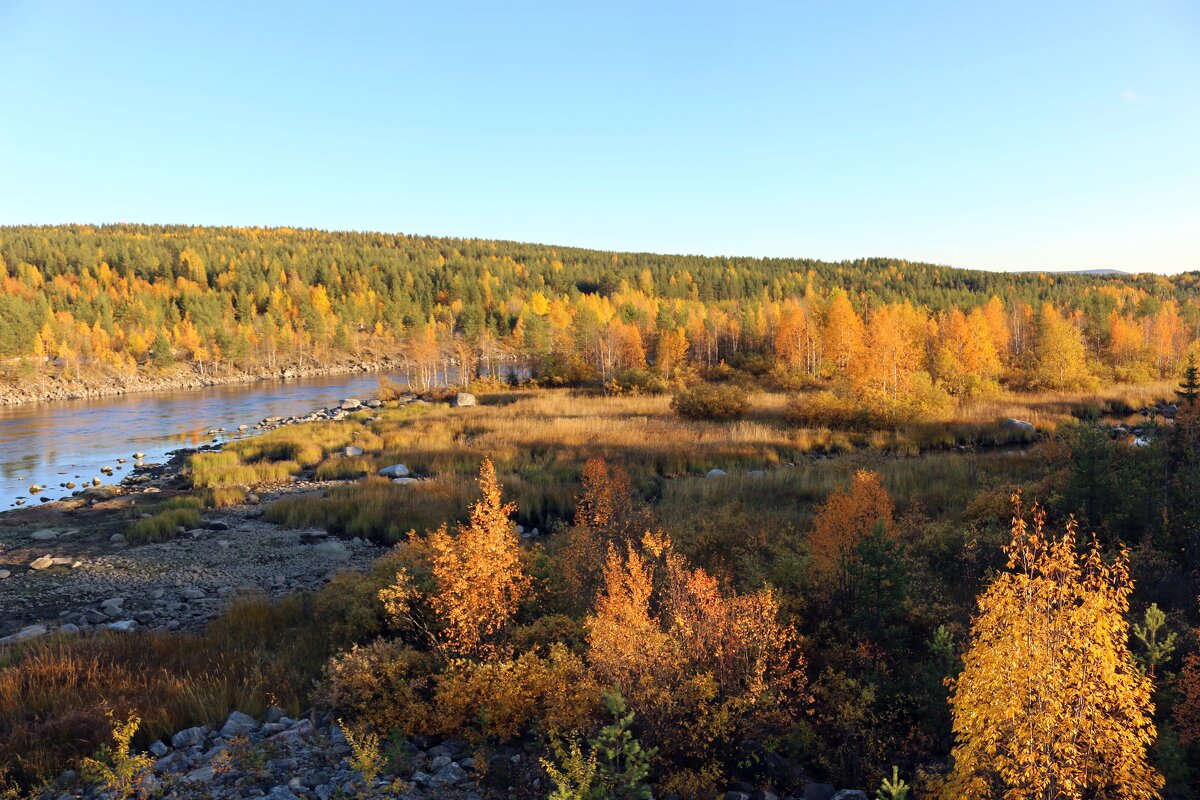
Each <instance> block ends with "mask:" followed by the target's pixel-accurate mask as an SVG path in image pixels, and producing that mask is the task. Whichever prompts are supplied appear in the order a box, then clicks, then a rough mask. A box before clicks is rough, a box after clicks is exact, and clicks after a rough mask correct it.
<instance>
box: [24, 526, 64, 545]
mask: <svg viewBox="0 0 1200 800" xmlns="http://www.w3.org/2000/svg"><path fill="white" fill-rule="evenodd" d="M29 538H30V539H33V540H34V541H35V542H47V541H49V540H51V539H57V538H58V531H56V530H53V529H52V528H42V529H41V530H40V531H34V532H33V533H31V534H29Z"/></svg>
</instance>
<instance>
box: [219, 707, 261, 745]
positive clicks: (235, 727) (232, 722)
mask: <svg viewBox="0 0 1200 800" xmlns="http://www.w3.org/2000/svg"><path fill="white" fill-rule="evenodd" d="M257 729H258V720H256V719H255V718H254V717H252V716H250V715H249V714H243V713H242V712H240V711H234V712H232V713H231V714H230V715H229V717H228V718H226V720H225V724H224V725H222V726H221V738H222V739H232V738H233V737H234V736H244V735H245V734H247V733H250V732H251V731H254V730H257Z"/></svg>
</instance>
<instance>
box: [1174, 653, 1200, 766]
mask: <svg viewBox="0 0 1200 800" xmlns="http://www.w3.org/2000/svg"><path fill="white" fill-rule="evenodd" d="M1178 690H1179V699H1178V700H1177V701H1176V702H1175V709H1174V714H1175V725H1176V726H1177V727H1178V729H1179V743H1180V744H1181V745H1183V746H1184V747H1191V746H1192V745H1195V744H1200V653H1189V654H1188V655H1187V656H1185V657H1184V659H1183V669H1181V670H1180V671H1179V678H1178Z"/></svg>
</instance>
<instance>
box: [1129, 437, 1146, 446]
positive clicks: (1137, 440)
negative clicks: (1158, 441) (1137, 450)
mask: <svg viewBox="0 0 1200 800" xmlns="http://www.w3.org/2000/svg"><path fill="white" fill-rule="evenodd" d="M1132 444H1133V446H1134V447H1149V446H1150V439H1149V438H1148V437H1146V436H1137V437H1134V440H1133V442H1132Z"/></svg>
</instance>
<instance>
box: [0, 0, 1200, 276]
mask: <svg viewBox="0 0 1200 800" xmlns="http://www.w3.org/2000/svg"><path fill="white" fill-rule="evenodd" d="M122 221H124V222H154V223H189V224H205V225H217V224H231V225H266V226H290V227H309V228H326V229H342V230H379V231H389V232H404V233H410V234H430V235H445V236H461V237H472V238H496V239H509V240H518V241H531V242H542V243H551V244H560V245H572V246H579V247H593V248H599V249H605V250H637V251H654V252H668V253H701V254H707V255H739V256H785V257H811V258H821V259H828V260H841V259H850V258H859V257H868V256H881V257H894V258H906V259H909V260H914V261H930V262H935V263H942V264H951V265H954V266H961V267H974V268H984V269H1013V270H1015V269H1096V268H1111V269H1122V270H1129V271H1158V272H1178V271H1181V270H1193V269H1200V3H1197V2H1196V1H1195V0H1182V1H1181V2H1158V1H1156V0H1135V1H1133V2H1107V1H1106V0H1089V1H1088V2H1067V1H1065V0H1064V1H1062V2H1059V1H1058V0H1056V1H1055V2H1045V0H1037V1H1036V2H1021V1H1020V0H1012V1H1011V2H1010V1H1007V0H1006V2H998V3H984V2H962V1H961V0H958V2H945V3H928V2H922V1H921V0H909V2H903V3H898V2H895V0H886V1H884V2H854V0H846V1H845V2H842V1H836V2H835V0H827V1H825V0H823V1H822V2H815V1H814V2H803V1H801V0H793V1H792V2H784V3H759V2H738V3H729V2H727V3H707V2H700V1H699V0H692V2H686V3H684V2H680V3H673V2H650V1H649V0H642V1H641V2H624V1H623V0H605V2H593V3H582V2H562V0H559V1H558V2H547V3H526V2H505V3H499V2H496V3H486V4H485V3H478V4H477V3H467V2H453V1H452V0H442V1H441V2H424V3H417V2H401V1H400V0H395V1H394V2H380V3H367V2H362V3H353V2H344V3H305V2H288V3H271V2H238V3H224V2H213V1H212V0H206V2H203V3H163V2H135V1H134V0H128V1H124V2H119V3H96V2H77V3H76V2H57V1H56V0H33V1H31V2H16V1H15V0H0V224H26V223H67V222H90V223H101V222H122Z"/></svg>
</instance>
